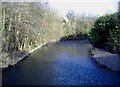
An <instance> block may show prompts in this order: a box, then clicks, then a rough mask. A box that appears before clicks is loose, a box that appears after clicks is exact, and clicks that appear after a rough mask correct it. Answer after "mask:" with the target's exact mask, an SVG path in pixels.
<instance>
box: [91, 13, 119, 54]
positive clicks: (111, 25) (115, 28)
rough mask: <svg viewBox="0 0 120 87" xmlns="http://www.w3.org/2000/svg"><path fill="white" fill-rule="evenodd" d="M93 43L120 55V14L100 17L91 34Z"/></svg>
mask: <svg viewBox="0 0 120 87" xmlns="http://www.w3.org/2000/svg"><path fill="white" fill-rule="evenodd" d="M89 37H90V39H91V41H92V43H93V44H94V45H95V46H98V47H101V46H102V47H105V46H107V47H109V49H110V50H112V52H115V53H120V12H117V13H114V14H107V15H104V16H101V17H99V18H98V19H97V20H96V21H95V23H94V27H93V28H92V29H91V31H90V33H89Z"/></svg>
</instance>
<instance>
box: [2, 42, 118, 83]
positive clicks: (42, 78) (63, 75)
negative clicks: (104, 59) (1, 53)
mask: <svg viewBox="0 0 120 87" xmlns="http://www.w3.org/2000/svg"><path fill="white" fill-rule="evenodd" d="M91 47H92V46H91V45H90V44H89V42H87V41H64V42H60V43H57V44H54V45H53V46H48V47H47V46H46V47H42V48H40V49H39V50H37V51H35V52H34V53H32V54H31V55H30V56H28V57H27V58H26V59H25V60H24V61H22V62H20V63H18V64H17V65H15V66H14V67H12V68H10V69H8V70H5V71H3V73H2V80H3V82H2V84H3V85H118V84H119V82H120V74H119V73H118V72H115V71H112V70H108V69H104V68H101V67H100V66H99V65H97V64H96V63H95V62H94V61H93V60H92V59H91V58H90V57H89V54H88V52H89V49H90V48H91Z"/></svg>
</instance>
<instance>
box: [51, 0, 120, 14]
mask: <svg viewBox="0 0 120 87" xmlns="http://www.w3.org/2000/svg"><path fill="white" fill-rule="evenodd" d="M119 1H120V0H49V4H50V6H51V7H52V8H54V9H55V10H57V11H58V12H59V13H60V15H63V16H65V15H66V13H67V12H68V11H69V10H73V11H74V12H75V13H78V14H81V15H84V14H85V15H93V16H101V15H104V14H106V13H114V12H116V11H117V9H118V2H119Z"/></svg>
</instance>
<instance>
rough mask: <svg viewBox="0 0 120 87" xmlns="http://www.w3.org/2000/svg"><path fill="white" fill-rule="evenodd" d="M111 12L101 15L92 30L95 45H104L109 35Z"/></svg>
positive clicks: (91, 36) (91, 37)
mask: <svg viewBox="0 0 120 87" xmlns="http://www.w3.org/2000/svg"><path fill="white" fill-rule="evenodd" d="M110 19H111V14H107V15H105V16H101V17H99V18H98V19H97V20H96V21H95V23H94V27H93V28H92V29H91V31H90V39H91V40H92V42H93V44H95V45H97V44H98V45H102V44H103V43H104V42H106V41H107V37H108V36H109V29H110V25H109V21H110Z"/></svg>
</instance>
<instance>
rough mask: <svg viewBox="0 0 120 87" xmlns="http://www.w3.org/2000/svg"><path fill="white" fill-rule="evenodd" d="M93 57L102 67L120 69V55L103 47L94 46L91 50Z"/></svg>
mask: <svg viewBox="0 0 120 87" xmlns="http://www.w3.org/2000/svg"><path fill="white" fill-rule="evenodd" d="M91 54H92V58H93V59H94V60H95V61H96V62H97V63H98V64H99V65H101V66H102V67H104V68H108V69H111V70H113V71H120V55H119V54H112V53H110V52H107V51H104V50H102V49H98V48H93V49H92V51H91Z"/></svg>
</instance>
